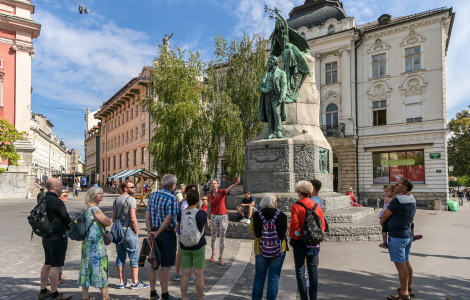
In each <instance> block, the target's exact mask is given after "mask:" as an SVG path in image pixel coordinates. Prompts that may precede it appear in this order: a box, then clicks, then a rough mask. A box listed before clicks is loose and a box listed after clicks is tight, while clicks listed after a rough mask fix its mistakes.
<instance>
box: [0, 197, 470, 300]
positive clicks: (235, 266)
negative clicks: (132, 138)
mask: <svg viewBox="0 0 470 300" xmlns="http://www.w3.org/2000/svg"><path fill="white" fill-rule="evenodd" d="M83 199H84V194H81V195H80V199H79V200H74V199H71V200H69V202H68V203H67V208H68V210H69V213H71V214H73V213H74V212H76V211H78V210H80V209H82V208H83V207H84V204H83ZM113 199H114V196H113V195H105V200H104V201H103V204H102V206H101V207H102V209H103V211H104V212H105V213H106V214H107V215H108V216H109V215H111V214H110V211H111V206H112V200H113ZM34 205H35V200H34V199H30V200H16V201H1V202H0V225H1V229H2V231H1V232H2V233H1V235H0V251H1V253H2V255H1V256H0V265H1V269H0V299H2V300H3V299H36V297H37V293H38V291H39V272H40V269H41V267H42V264H43V261H44V253H43V249H42V245H41V239H40V238H38V237H34V238H33V240H32V241H30V238H31V229H30V227H29V225H28V224H27V221H26V216H27V215H28V214H29V211H30V210H31V208H32V207H33V206H34ZM144 213H145V211H144V209H140V210H139V211H138V213H137V215H138V219H139V224H140V227H141V228H143V227H144V221H143V216H144ZM469 220H470V202H465V204H464V206H462V207H460V211H459V212H448V211H423V210H419V211H418V213H417V216H416V218H415V224H416V233H417V234H423V235H424V238H423V239H422V240H420V241H417V242H415V243H413V246H412V250H411V259H410V260H411V262H412V265H413V268H414V283H413V286H414V289H415V292H416V294H417V297H416V298H415V299H417V300H418V299H426V300H441V299H446V297H448V298H449V299H452V300H464V299H465V300H468V299H470V297H469V296H468V295H470V273H469V271H468V270H470V255H469V254H468V249H470V239H468V234H469V230H470V222H469ZM142 232H143V231H142ZM143 236H144V235H143V234H141V239H142V238H143ZM226 241H227V246H226V250H225V255H224V256H225V261H226V264H225V266H224V267H221V266H219V265H218V264H216V263H210V262H208V261H206V269H205V270H204V273H205V274H204V275H205V292H206V294H210V297H207V298H208V299H209V298H210V299H211V300H212V299H221V300H222V299H225V300H239V299H250V298H251V290H252V282H253V276H254V255H253V251H251V249H249V250H247V247H251V243H250V242H249V241H248V243H247V241H246V240H242V241H239V240H234V239H227V240H226ZM208 242H209V240H208ZM107 250H108V257H109V262H110V269H109V270H110V280H109V281H110V285H109V286H110V293H111V295H112V297H114V298H118V299H148V296H149V292H150V291H149V289H145V290H137V291H131V290H129V289H125V290H119V289H117V285H118V279H117V272H116V268H115V265H114V262H115V257H116V251H115V247H114V245H110V246H108V247H107ZM241 253H242V254H243V253H251V254H250V255H249V257H247V256H246V255H245V254H243V255H240V254H241ZM209 256H210V248H209V249H207V248H206V258H207V259H208V258H209ZM240 258H241V260H240ZM79 264H80V242H74V241H70V240H69V248H68V251H67V258H66V264H65V266H64V274H65V275H66V276H67V278H66V279H65V280H64V284H63V285H61V286H60V287H59V290H60V291H62V292H67V293H71V294H72V295H73V299H81V292H80V288H79V287H78V285H77V278H78V266H79ZM293 265H294V263H293V257H292V252H291V251H290V252H288V253H287V256H286V260H285V262H284V266H283V270H282V274H281V282H280V288H279V294H278V299H292V300H295V299H299V298H298V296H296V280H295V274H294V267H293ZM147 270H148V266H146V267H144V268H143V269H141V271H140V274H139V275H140V277H139V279H141V280H143V281H144V282H148V280H147V279H148V275H147V273H148V271H147ZM172 274H174V271H173V270H172ZM237 274H238V275H237ZM126 276H127V277H128V278H130V272H129V268H126ZM222 283H223V285H221V284H222ZM214 286H215V287H216V288H214ZM397 286H398V276H397V274H396V269H395V267H394V266H393V264H392V263H391V262H390V260H389V256H388V252H387V251H386V250H384V249H381V248H379V247H378V243H377V242H355V243H323V244H322V246H321V253H320V265H319V294H318V299H371V300H372V299H385V298H386V296H387V295H390V294H391V293H393V291H394V289H395V288H396V287H397ZM213 288H214V289H213ZM217 288H219V291H220V290H222V292H221V293H219V294H217V293H215V294H214V290H217ZM220 288H221V289H220ZM90 291H91V296H94V297H97V298H100V297H99V291H98V290H97V289H93V288H91V289H90ZM157 291H158V293H159V294H160V290H159V284H158V283H157ZM170 293H171V294H172V295H175V296H177V297H179V296H180V291H179V283H178V282H175V281H171V282H170ZM188 299H197V297H196V292H195V287H194V284H191V286H190V288H189V295H188Z"/></svg>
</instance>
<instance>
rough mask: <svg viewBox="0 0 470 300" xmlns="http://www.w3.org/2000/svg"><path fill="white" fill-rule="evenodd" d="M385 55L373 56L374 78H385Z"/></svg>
mask: <svg viewBox="0 0 470 300" xmlns="http://www.w3.org/2000/svg"><path fill="white" fill-rule="evenodd" d="M385 72H386V70H385V53H384V54H378V55H372V77H373V78H377V77H382V76H385Z"/></svg>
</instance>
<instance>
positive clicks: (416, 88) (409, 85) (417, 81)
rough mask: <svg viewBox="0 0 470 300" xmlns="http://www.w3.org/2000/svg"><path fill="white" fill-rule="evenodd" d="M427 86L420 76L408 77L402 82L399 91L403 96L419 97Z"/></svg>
mask: <svg viewBox="0 0 470 300" xmlns="http://www.w3.org/2000/svg"><path fill="white" fill-rule="evenodd" d="M427 85H428V84H427V83H426V82H424V80H423V78H421V77H420V76H410V77H408V78H407V79H405V81H404V82H403V85H402V86H401V87H400V91H401V92H402V94H404V95H405V96H415V95H421V94H423V93H424V92H425V91H426V86H427Z"/></svg>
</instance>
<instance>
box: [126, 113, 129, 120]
mask: <svg viewBox="0 0 470 300" xmlns="http://www.w3.org/2000/svg"><path fill="white" fill-rule="evenodd" d="M128 121H129V111H126V122H128Z"/></svg>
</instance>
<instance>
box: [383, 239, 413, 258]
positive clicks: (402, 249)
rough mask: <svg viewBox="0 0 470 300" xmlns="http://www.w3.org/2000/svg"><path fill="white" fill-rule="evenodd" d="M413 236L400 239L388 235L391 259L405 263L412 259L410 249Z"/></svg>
mask: <svg viewBox="0 0 470 300" xmlns="http://www.w3.org/2000/svg"><path fill="white" fill-rule="evenodd" d="M412 242H413V238H407V239H399V238H393V237H390V236H389V237H388V253H389V254H390V260H391V261H393V262H397V263H405V262H407V261H408V260H410V250H411V243H412Z"/></svg>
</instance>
